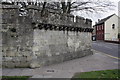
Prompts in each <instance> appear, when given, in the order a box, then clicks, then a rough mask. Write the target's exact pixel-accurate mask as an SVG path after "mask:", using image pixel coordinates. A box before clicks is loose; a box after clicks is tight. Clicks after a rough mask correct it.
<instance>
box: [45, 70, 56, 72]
mask: <svg viewBox="0 0 120 80" xmlns="http://www.w3.org/2000/svg"><path fill="white" fill-rule="evenodd" d="M47 72H55V70H47Z"/></svg>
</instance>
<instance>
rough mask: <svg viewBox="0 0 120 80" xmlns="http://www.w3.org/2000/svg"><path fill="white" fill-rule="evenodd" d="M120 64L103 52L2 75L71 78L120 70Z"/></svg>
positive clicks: (10, 70)
mask: <svg viewBox="0 0 120 80" xmlns="http://www.w3.org/2000/svg"><path fill="white" fill-rule="evenodd" d="M118 63H119V61H118V60H117V59H113V58H111V57H109V56H106V55H104V53H101V52H95V54H94V55H91V56H86V57H83V58H80V59H74V60H70V61H66V62H63V63H59V64H54V65H50V66H45V67H41V68H36V69H29V68H26V69H25V68H24V69H22V68H20V69H19V68H17V69H3V74H2V75H3V76H32V78H71V77H72V76H73V75H74V73H76V72H88V71H99V70H107V69H118V68H119V66H120V64H118ZM31 80H32V79H31Z"/></svg>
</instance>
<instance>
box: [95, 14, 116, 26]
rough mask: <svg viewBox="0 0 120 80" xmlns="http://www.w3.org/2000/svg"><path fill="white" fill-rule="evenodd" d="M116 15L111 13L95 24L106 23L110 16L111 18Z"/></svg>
mask: <svg viewBox="0 0 120 80" xmlns="http://www.w3.org/2000/svg"><path fill="white" fill-rule="evenodd" d="M114 15H115V14H112V15H110V16H108V17H106V18H104V19H101V20H100V21H99V22H98V23H97V24H95V25H99V24H102V23H104V22H105V21H107V20H108V19H109V18H111V17H112V16H114Z"/></svg>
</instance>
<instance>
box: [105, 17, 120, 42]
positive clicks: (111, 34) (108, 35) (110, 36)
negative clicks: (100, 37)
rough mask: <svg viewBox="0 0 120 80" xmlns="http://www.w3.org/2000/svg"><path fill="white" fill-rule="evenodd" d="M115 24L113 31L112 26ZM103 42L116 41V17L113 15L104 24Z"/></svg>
mask: <svg viewBox="0 0 120 80" xmlns="http://www.w3.org/2000/svg"><path fill="white" fill-rule="evenodd" d="M113 24H115V29H112V25H113ZM104 39H105V40H110V41H118V16H117V15H114V16H112V17H111V18H109V19H108V20H107V21H106V22H105V36H104Z"/></svg>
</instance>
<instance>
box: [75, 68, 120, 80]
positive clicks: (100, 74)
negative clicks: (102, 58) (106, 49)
mask: <svg viewBox="0 0 120 80" xmlns="http://www.w3.org/2000/svg"><path fill="white" fill-rule="evenodd" d="M73 78H98V79H100V78H116V79H120V69H114V70H102V71H91V72H83V73H76V74H75V75H74V76H73Z"/></svg>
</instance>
